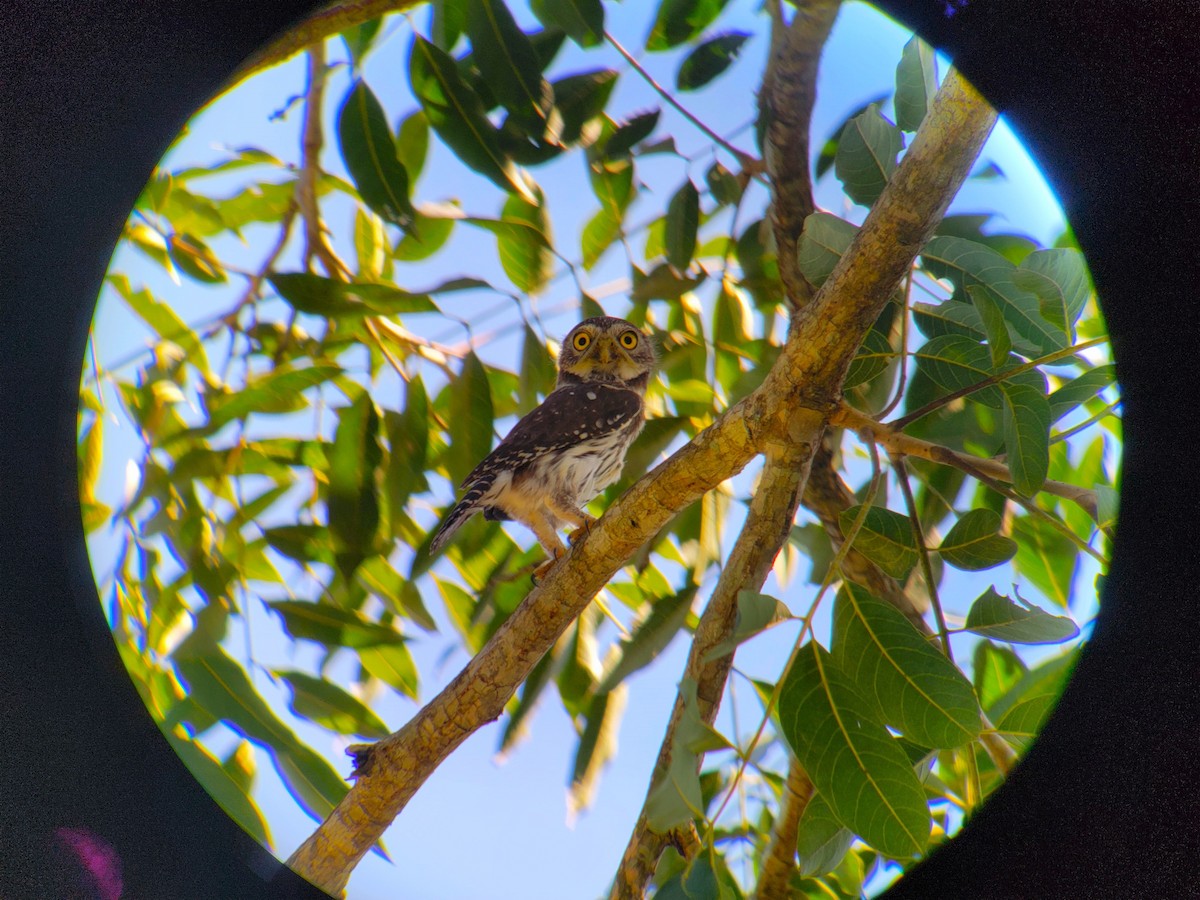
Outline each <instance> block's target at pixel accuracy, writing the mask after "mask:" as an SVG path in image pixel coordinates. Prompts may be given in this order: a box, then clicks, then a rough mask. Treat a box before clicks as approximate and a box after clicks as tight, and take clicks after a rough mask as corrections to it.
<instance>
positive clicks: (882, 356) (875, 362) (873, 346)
mask: <svg viewBox="0 0 1200 900" xmlns="http://www.w3.org/2000/svg"><path fill="white" fill-rule="evenodd" d="M895 358H896V351H895V350H893V349H892V345H891V344H890V343H889V342H888V339H887V337H886V336H885V335H884V334H883V333H882V332H879V331H876V330H875V329H871V330H870V331H868V332H867V336H866V339H865V340H863V343H862V346H861V347H859V348H858V352H857V353H855V354H854V359H852V360H850V368H849V369H847V370H846V380H845V381H844V382H843V384H842V387H843V388H852V387H856V386H858V385H860V384H866V383H867V382H869V381H873V380H874V379H876V378H878V377H879V376H880V375H882V374H883V373H884V372H886V371H887V368H888V366H890V365H891V364H892V362H893V360H895Z"/></svg>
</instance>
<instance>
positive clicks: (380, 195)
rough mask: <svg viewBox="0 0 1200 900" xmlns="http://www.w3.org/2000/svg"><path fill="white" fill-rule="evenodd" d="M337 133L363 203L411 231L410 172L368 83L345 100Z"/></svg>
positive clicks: (357, 84) (357, 85)
mask: <svg viewBox="0 0 1200 900" xmlns="http://www.w3.org/2000/svg"><path fill="white" fill-rule="evenodd" d="M337 132H338V145H339V147H340V148H341V151H342V159H343V161H344V162H345V163H346V171H348V172H349V173H350V177H351V178H352V179H354V185H355V187H357V188H358V193H359V196H361V197H362V199H363V202H364V203H365V204H367V206H369V207H370V208H371V210H372V211H373V212H375V213H376V214H377V215H379V216H380V217H381V218H382V219H384V220H385V221H387V222H391V223H392V224H393V225H398V226H399V227H400V228H403V229H404V230H405V231H407V230H408V229H409V228H410V227H411V226H412V222H413V218H414V216H415V211H414V210H413V207H412V202H411V201H410V200H409V196H408V194H409V180H408V172H407V171H405V169H404V164H403V163H401V162H400V159H399V157H398V156H397V155H396V139H395V137H394V136H393V135H392V130H391V128H389V127H388V123H387V116H386V115H385V113H384V111H383V106H382V105H381V104H380V103H379V100H378V98H377V97H376V96H375V94H374V92H373V91H372V90H371V89H370V88H369V87H368V86H367V83H366V82H365V81H357V82H355V83H354V85H353V87H351V89H350V92H349V93H348V94H346V98H345V100H343V101H342V106H341V108H340V109H339V110H338V118H337Z"/></svg>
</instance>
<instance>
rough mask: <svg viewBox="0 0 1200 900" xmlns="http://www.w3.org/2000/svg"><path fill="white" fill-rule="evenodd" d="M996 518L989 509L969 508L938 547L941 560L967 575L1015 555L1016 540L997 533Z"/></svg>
mask: <svg viewBox="0 0 1200 900" xmlns="http://www.w3.org/2000/svg"><path fill="white" fill-rule="evenodd" d="M1000 524H1001V523H1000V516H999V514H998V513H996V512H994V511H993V510H990V509H984V508H980V509H973V510H971V511H970V512H967V513H965V514H964V515H963V516H961V517H960V518H959V520H958V521H957V522H955V523H954V527H953V528H951V529H950V532H949V534H947V535H946V536H945V537H944V538H943V539H942V543H941V545H940V546H939V547H938V553H940V554H941V555H942V559H944V560H945V561H946V562H948V563H950V565H952V566H954V567H955V568H956V569H965V570H967V571H969V572H974V571H979V570H981V569H990V568H992V567H993V566H998V565H1000V564H1001V563H1005V562H1008V561H1009V560H1010V559H1012V558H1013V556H1015V555H1016V552H1017V544H1016V541H1014V540H1012V539H1011V538H1007V537H1004V536H1003V535H1001V534H999V533H998V532H999V531H1000Z"/></svg>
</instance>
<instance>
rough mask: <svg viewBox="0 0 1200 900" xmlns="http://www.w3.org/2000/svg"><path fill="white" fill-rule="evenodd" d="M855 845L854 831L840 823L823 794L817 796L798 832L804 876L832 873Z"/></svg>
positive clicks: (801, 821)
mask: <svg viewBox="0 0 1200 900" xmlns="http://www.w3.org/2000/svg"><path fill="white" fill-rule="evenodd" d="M853 843H854V832H853V831H851V830H850V829H849V828H847V827H846V826H845V825H843V824H842V823H841V822H840V821H839V820H838V817H837V816H835V815H834V814H833V810H831V809H830V808H829V804H828V803H826V802H825V797H824V796H823V795H822V794H820V793H817V794H813V796H812V797H811V798H810V799H809V801H808V804H807V805H806V806H805V807H804V812H802V813H801V814H800V823H799V825H798V826H797V829H796V852H797V853H798V854H799V856H800V874H801V875H804V876H806V877H812V876H814V875H823V874H825V873H826V872H829V871H832V870H833V869H835V868H837V865H838V863H840V862H841V861H842V857H844V856H845V855H846V853H847V852H848V851H849V850H850V845H851V844H853Z"/></svg>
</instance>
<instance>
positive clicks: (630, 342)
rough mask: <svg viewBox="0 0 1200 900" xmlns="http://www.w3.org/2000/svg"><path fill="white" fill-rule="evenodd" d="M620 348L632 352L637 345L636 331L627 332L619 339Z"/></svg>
mask: <svg viewBox="0 0 1200 900" xmlns="http://www.w3.org/2000/svg"><path fill="white" fill-rule="evenodd" d="M620 341H621V346H622V347H624V348H625V349H626V350H632V349H633V348H634V347H636V346H637V345H638V336H637V332H636V331H627V332H625V333H624V334H623V335H621V337H620Z"/></svg>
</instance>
